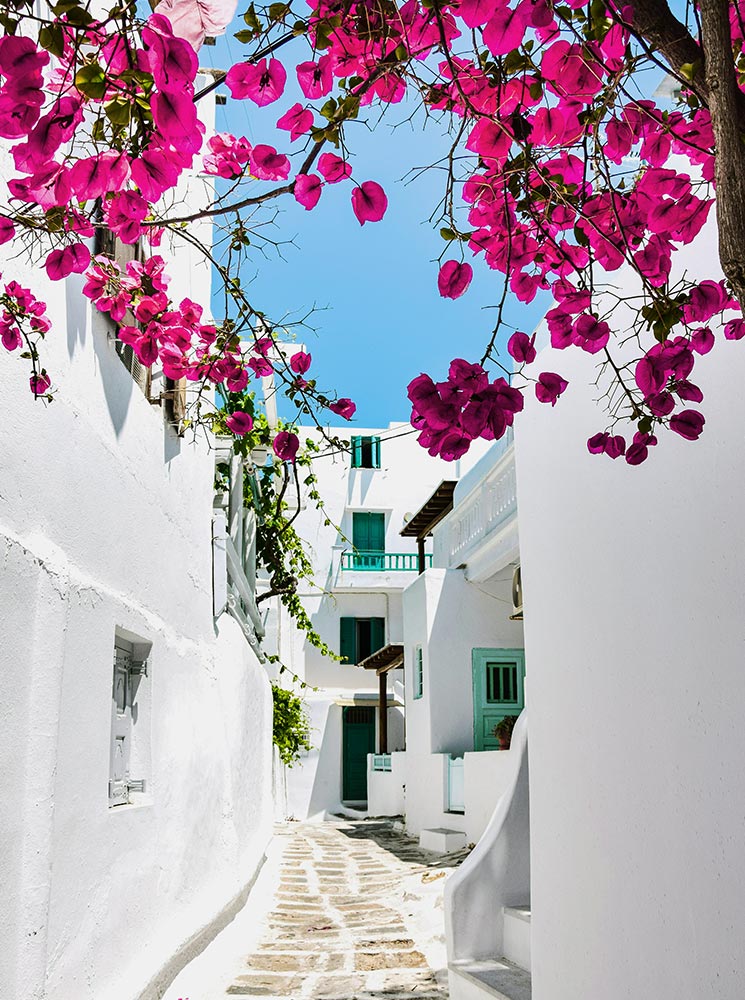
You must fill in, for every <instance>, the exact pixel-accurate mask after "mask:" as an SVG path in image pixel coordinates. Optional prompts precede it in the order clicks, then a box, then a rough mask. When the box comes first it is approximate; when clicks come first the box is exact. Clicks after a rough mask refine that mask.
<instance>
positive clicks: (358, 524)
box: [352, 511, 385, 569]
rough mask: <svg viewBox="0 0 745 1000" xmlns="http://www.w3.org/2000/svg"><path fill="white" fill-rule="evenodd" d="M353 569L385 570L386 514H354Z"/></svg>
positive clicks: (358, 512) (357, 512) (356, 512)
mask: <svg viewBox="0 0 745 1000" xmlns="http://www.w3.org/2000/svg"><path fill="white" fill-rule="evenodd" d="M352 545H353V546H354V553H353V555H352V567H353V568H359V569H383V568H384V565H385V514H377V513H368V512H362V511H355V513H354V514H352Z"/></svg>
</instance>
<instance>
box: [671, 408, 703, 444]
mask: <svg viewBox="0 0 745 1000" xmlns="http://www.w3.org/2000/svg"><path fill="white" fill-rule="evenodd" d="M705 422H706V421H705V420H704V417H703V414H701V413H699V412H698V410H681V411H680V413H676V414H675V415H674V416H672V417H670V430H671V431H675V433H676V434H680V436H681V437H683V438H685V439H686V440H687V441H696V440H698V438H699V437H700V436H701V432H702V431H703V429H704V423H705Z"/></svg>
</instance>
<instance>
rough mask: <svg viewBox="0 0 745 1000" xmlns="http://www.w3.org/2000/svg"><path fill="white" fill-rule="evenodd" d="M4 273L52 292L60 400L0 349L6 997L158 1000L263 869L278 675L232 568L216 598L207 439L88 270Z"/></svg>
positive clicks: (206, 276)
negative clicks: (195, 431)
mask: <svg viewBox="0 0 745 1000" xmlns="http://www.w3.org/2000/svg"><path fill="white" fill-rule="evenodd" d="M161 252H164V254H165V255H166V256H167V255H168V251H167V250H165V248H164V250H162V251H161ZM177 255H178V257H177V259H178V267H174V268H172V269H171V271H172V275H173V282H172V285H171V293H172V295H173V297H174V298H175V300H176V301H180V299H181V297H183V295H186V294H188V295H190V296H192V297H193V298H194V299H196V300H200V301H202V302H208V301H209V287H210V271H209V267H208V266H207V265H206V264H204V263H201V264H200V263H199V262H198V261H197V259H196V258H195V257H194V256H193V254H192V252H191V251H190V250H189V248H188V247H187V246H186V245H185V244H183V245H180V246H179V247H178V249H177ZM3 271H4V272H5V275H4V276H5V277H6V278H9V277H11V276H13V277H15V278H17V279H18V280H19V281H20V282H21V283H22V284H27V285H29V286H30V287H32V288H33V289H34V290H35V291H36V292H37V294H39V295H40V297H41V298H43V299H45V300H46V302H47V303H48V313H49V316H50V317H51V318H52V319H53V321H54V329H53V331H52V332H51V333H50V334H49V335H48V337H47V339H46V341H45V342H44V344H43V348H44V364H45V366H46V368H47V369H48V371H49V372H50V374H51V376H52V378H53V382H54V385H55V387H56V388H57V390H58V392H57V399H56V401H55V402H54V403H53V404H52V405H51V406H46V405H44V404H43V403H41V402H35V401H34V400H33V398H32V396H31V393H30V392H29V390H28V382H27V378H26V376H25V374H24V367H23V366H24V364H25V363H24V362H23V361H19V359H18V358H17V357H15V356H12V355H8V354H6V353H4V356H3V357H0V390H1V391H2V397H3V412H4V414H5V419H4V420H3V422H2V426H0V439H1V440H0V453H1V454H2V468H1V469H0V546H1V547H2V564H1V565H2V568H1V569H0V595H1V596H2V606H3V614H2V616H1V617H0V662H1V663H2V667H3V678H4V686H5V695H4V697H3V698H2V699H0V719H1V721H0V772H2V775H3V788H4V797H3V806H2V808H1V809H0V843H2V845H3V849H2V856H1V859H0V883H1V884H2V897H3V907H2V913H1V914H0V940H2V947H0V996H2V997H3V998H4V1000H5V998H7V1000H26V998H31V997H55V998H59V1000H73V998H74V1000H104V998H105V1000H119V998H121V1000H131V998H132V997H133V996H138V997H141V998H150V997H156V996H160V995H161V992H160V989H161V987H162V986H163V985H164V984H167V983H168V982H169V981H170V979H171V978H172V977H173V975H174V974H175V973H176V972H177V971H178V969H179V968H180V967H181V966H182V965H184V964H185V962H186V961H187V960H188V959H189V958H190V957H191V956H192V954H193V953H194V952H195V951H197V950H199V948H200V947H201V946H202V944H203V943H204V942H205V941H206V939H208V938H209V937H210V936H211V935H212V934H213V933H215V932H216V930H217V929H219V927H220V926H221V925H222V923H223V922H224V921H225V920H227V919H228V918H229V916H230V915H231V913H232V912H234V911H235V910H236V909H237V908H238V907H239V906H240V905H241V904H242V902H243V901H244V900H245V897H246V893H247V890H248V887H249V886H250V884H251V882H252V879H253V878H254V876H255V873H256V871H257V869H258V867H259V865H260V863H261V860H262V857H263V853H264V848H265V845H266V843H267V841H268V838H269V836H270V833H271V826H270V824H271V816H272V806H271V692H270V686H269V681H268V679H267V676H266V671H265V669H264V667H263V666H262V664H261V663H260V662H259V660H258V658H257V655H256V653H255V652H254V649H253V648H252V646H251V645H250V643H249V642H248V641H247V638H246V634H247V633H248V634H249V635H250V634H252V633H251V629H250V628H246V629H245V631H244V628H242V627H241V625H239V624H238V622H237V621H236V620H234V618H233V617H231V616H230V615H228V614H221V613H220V612H221V610H222V606H223V605H224V598H225V597H226V596H227V577H226V572H225V571H223V574H222V578H221V577H220V573H219V572H217V573H216V575H215V581H216V583H217V585H218V586H217V593H218V601H217V607H216V609H215V608H213V552H212V540H211V535H212V528H211V524H212V520H213V494H214V489H213V483H214V473H215V455H214V453H213V452H211V451H210V449H209V447H208V444H207V442H205V441H204V440H198V441H196V442H194V441H191V440H189V439H188V438H186V437H180V436H179V435H178V432H177V427H176V426H175V425H174V423H173V420H172V416H173V414H172V410H171V408H170V406H168V405H154V402H152V401H151V399H149V398H147V397H146V395H145V393H144V392H143V386H144V385H145V380H144V379H143V378H142V377H140V374H141V373H139V372H137V370H136V367H135V366H133V365H132V364H131V358H128V357H125V358H124V359H122V358H121V357H120V356H119V354H118V353H117V348H116V342H115V340H114V337H113V331H112V329H111V328H110V327H109V324H108V322H107V320H106V319H105V318H104V317H103V316H101V315H100V314H97V313H95V314H94V313H93V312H92V311H91V309H90V308H89V307H88V300H87V299H85V298H83V296H82V294H81V286H82V280H81V279H80V278H78V277H75V276H73V277H71V278H69V279H67V280H66V281H64V282H58V283H50V282H47V281H46V280H45V275H44V273H43V270H39V268H38V267H36V266H33V267H32V266H30V265H24V263H23V261H22V260H20V259H16V260H13V261H12V263H8V265H7V267H3ZM123 360H125V361H127V362H128V363H127V364H126V365H125V364H124V363H123ZM129 369H134V370H135V374H136V375H138V378H139V381H137V380H136V379H135V377H133V374H132V373H131V371H130V370H129ZM162 388H163V385H162V384H161V385H160V388H159V387H158V386H157V385H156V384H155V383H153V384H152V385H151V386H150V389H149V396H150V397H151V398H152V399H154V398H155V397H158V396H159V394H160V389H162ZM231 515H232V518H231V520H232V527H236V526H237V525H238V524H239V523H240V521H241V514H240V512H239V510H238V508H237V507H236V505H235V503H234V505H233V509H232V510H231ZM216 523H217V529H218V530H217V535H218V541H220V540H221V539H222V546H223V548H224V545H225V542H224V534H221V532H220V530H219V529H220V525H221V523H222V516H221V515H220V513H219V512H218V514H217V517H216ZM228 548H230V546H229V545H228ZM221 551H222V549H220V548H218V553H217V559H216V566H217V567H219V560H220V553H221ZM238 575H239V574H237V573H232V583H233V587H234V586H235V585H236V579H237V576H238ZM220 590H222V594H223V599H222V600H221V599H220V596H219V594H220ZM233 606H234V608H239V605H238V604H237V603H236V601H235V600H233ZM245 609H246V604H245V602H244V605H243V611H244V612H245ZM215 610H217V612H218V617H217V618H215V616H214V611H215ZM236 613H237V614H238V615H239V616H241V611H240V609H239V610H238V611H237V612H236ZM243 617H244V618H245V614H244V615H243ZM253 638H254V641H255V636H253Z"/></svg>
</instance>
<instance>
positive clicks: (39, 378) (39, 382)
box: [28, 370, 52, 396]
mask: <svg viewBox="0 0 745 1000" xmlns="http://www.w3.org/2000/svg"><path fill="white" fill-rule="evenodd" d="M28 383H29V386H30V387H31V392H33V394H34V396H43V395H44V393H45V392H47V391H48V390H49V387H50V386H51V384H52V381H51V379H50V378H49V376H48V375H47V373H46V372H45V371H44V370H42V371H41V372H40V373H39V374H38V375H32V376H31V378H30V379H29V380H28Z"/></svg>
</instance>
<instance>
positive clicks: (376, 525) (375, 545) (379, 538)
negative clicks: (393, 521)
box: [369, 514, 385, 552]
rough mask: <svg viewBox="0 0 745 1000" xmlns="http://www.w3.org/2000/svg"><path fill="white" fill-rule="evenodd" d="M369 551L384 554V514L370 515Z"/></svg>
mask: <svg viewBox="0 0 745 1000" xmlns="http://www.w3.org/2000/svg"><path fill="white" fill-rule="evenodd" d="M369 518H370V522H369V523H370V528H369V539H370V545H369V549H370V551H371V552H385V514H370V515H369Z"/></svg>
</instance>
